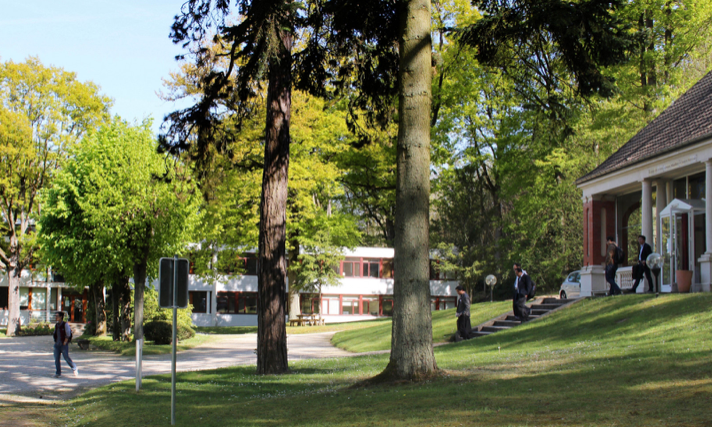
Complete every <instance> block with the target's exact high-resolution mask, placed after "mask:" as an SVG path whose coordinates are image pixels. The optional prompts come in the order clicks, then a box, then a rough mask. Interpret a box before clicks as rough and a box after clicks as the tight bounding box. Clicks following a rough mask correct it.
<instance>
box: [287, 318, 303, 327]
mask: <svg viewBox="0 0 712 427" xmlns="http://www.w3.org/2000/svg"><path fill="white" fill-rule="evenodd" d="M304 323H305V321H304V319H290V320H289V326H304Z"/></svg>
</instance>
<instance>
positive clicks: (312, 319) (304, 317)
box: [289, 313, 324, 326]
mask: <svg viewBox="0 0 712 427" xmlns="http://www.w3.org/2000/svg"><path fill="white" fill-rule="evenodd" d="M323 324H324V319H322V318H321V316H320V315H319V314H315V313H312V314H297V318H296V319H290V320H289V326H305V325H309V326H316V325H323Z"/></svg>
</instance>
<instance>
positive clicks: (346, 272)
mask: <svg viewBox="0 0 712 427" xmlns="http://www.w3.org/2000/svg"><path fill="white" fill-rule="evenodd" d="M393 256H394V251H393V249H392V248H365V247H359V248H355V249H354V250H353V251H347V252H346V253H345V256H344V259H343V260H342V261H341V262H340V263H339V266H338V269H339V274H340V275H341V277H342V278H341V280H340V284H339V285H338V286H325V287H323V288H322V290H321V293H306V292H305V293H302V294H301V295H300V311H301V312H302V313H304V314H312V313H314V314H319V315H320V316H321V317H322V318H324V320H325V321H326V322H327V323H336V322H349V321H355V320H367V319H377V318H379V317H387V316H390V315H391V314H392V312H393V304H394V303H393ZM243 259H244V263H245V268H244V270H245V271H244V274H242V275H239V276H224V277H223V278H222V279H220V278H218V280H213V281H208V280H205V279H202V278H200V277H198V276H196V275H192V274H191V276H190V284H189V298H190V302H191V304H192V305H193V322H194V323H195V325H196V326H256V325H257V260H256V257H255V255H254V254H252V253H247V254H244V258H243ZM431 262H432V263H433V265H434V267H433V268H431V281H430V293H431V296H432V297H431V308H432V309H433V310H444V309H447V308H454V307H455V304H456V300H457V293H456V292H455V287H456V286H457V284H458V282H457V281H456V280H454V279H453V278H450V277H445V276H444V275H443V277H440V275H441V274H440V273H439V272H438V270H437V265H436V261H431Z"/></svg>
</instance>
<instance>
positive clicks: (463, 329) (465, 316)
mask: <svg viewBox="0 0 712 427" xmlns="http://www.w3.org/2000/svg"><path fill="white" fill-rule="evenodd" d="M455 290H456V291H457V294H458V295H459V296H458V298H457V311H456V312H455V317H457V332H458V334H459V338H460V339H457V338H458V337H456V341H460V340H461V339H463V340H466V339H469V338H470V334H471V333H472V325H470V296H469V295H467V292H465V288H463V287H462V286H461V285H457V287H456V288H455Z"/></svg>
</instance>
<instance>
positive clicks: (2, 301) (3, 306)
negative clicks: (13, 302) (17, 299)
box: [0, 286, 10, 310]
mask: <svg viewBox="0 0 712 427" xmlns="http://www.w3.org/2000/svg"><path fill="white" fill-rule="evenodd" d="M9 297H10V287H3V286H0V310H7V306H8V301H9V299H10V298H9Z"/></svg>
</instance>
